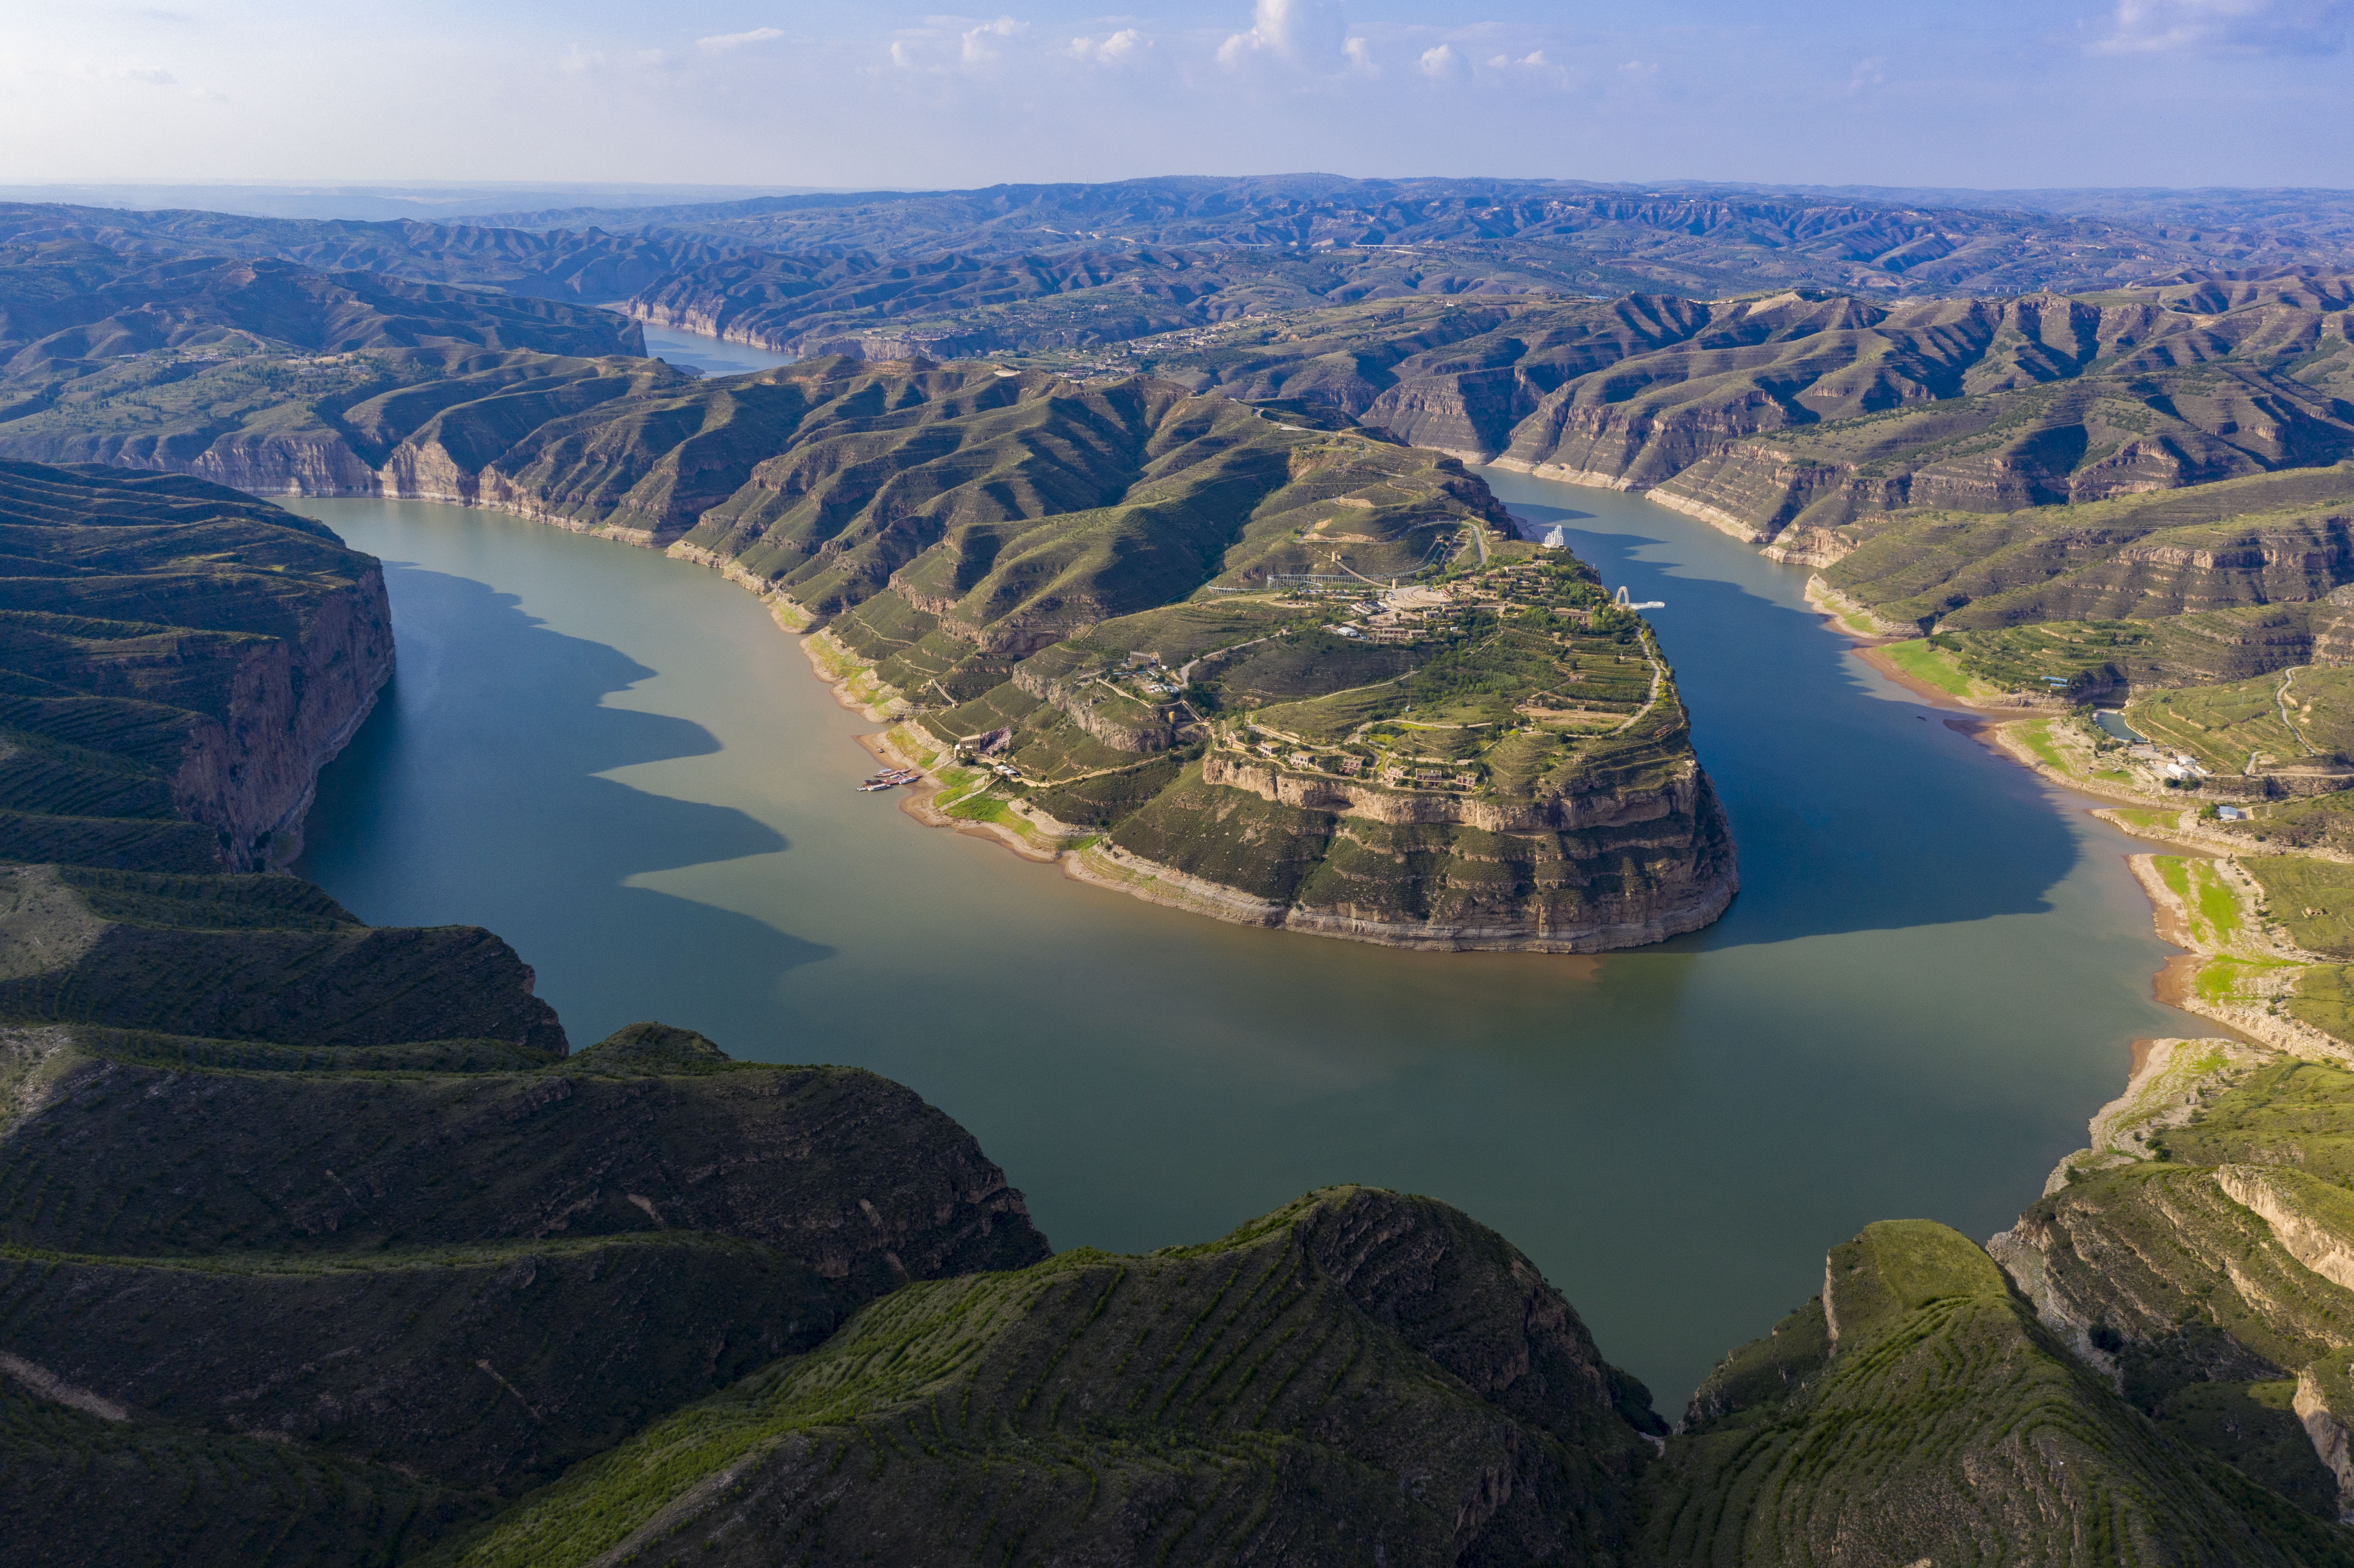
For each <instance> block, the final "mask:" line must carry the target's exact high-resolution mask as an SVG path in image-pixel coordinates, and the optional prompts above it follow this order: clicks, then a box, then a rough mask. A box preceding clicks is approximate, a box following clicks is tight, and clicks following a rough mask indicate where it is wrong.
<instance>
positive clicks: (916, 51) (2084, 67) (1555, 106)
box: [0, 0, 2354, 186]
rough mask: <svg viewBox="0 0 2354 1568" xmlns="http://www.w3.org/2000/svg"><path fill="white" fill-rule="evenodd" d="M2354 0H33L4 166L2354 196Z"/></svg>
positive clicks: (429, 174) (3, 131)
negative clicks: (803, 0) (2243, 188)
mask: <svg viewBox="0 0 2354 1568" xmlns="http://www.w3.org/2000/svg"><path fill="white" fill-rule="evenodd" d="M2350 28H2354V0H2041V3H2038V4H2029V3H2023V0H1981V3H1979V4H1975V5H1955V4H1945V3H1926V4H1924V3H1906V0H1883V3H1878V4H1861V3H1850V0H1820V3H1815V4H1802V5H1761V4H1750V3H1740V0H1650V3H1649V4H1644V5H1623V4H1622V5H1591V4H1575V3H1569V4H1561V3H1557V4H1549V5H1541V4H1532V3H1529V0H1495V3H1492V4H1482V3H1479V0H1469V3H1459V4H1457V3H1447V4H1442V3H1437V0H1425V3H1415V0H1214V3H1212V0H1202V3H1195V4H1186V5H1165V6H1163V7H1161V8H1160V9H1154V10H1139V11H1133V12H1107V11H1104V10H1101V9H1097V8H1095V7H1090V6H1082V5H1065V4H1036V5H1019V4H1013V3H1011V0H1007V8H1004V9H997V8H994V7H991V8H990V9H986V10H976V11H974V12H972V13H970V14H948V13H942V12H934V11H927V10H924V9H920V8H917V7H915V6H902V5H890V4H865V5H848V4H832V3H821V4H802V5H780V4H773V3H769V4H759V3H754V0H724V3H705V4H692V3H688V4H678V3H673V4H669V5H647V4H642V3H641V4H635V5H619V4H612V3H610V0H575V3H571V4H561V5H559V4H555V3H553V0H520V3H502V0H476V3H473V4H456V3H451V0H415V3H402V0H380V3H379V4H376V5H368V6H358V5H333V4H329V5H320V4H318V3H317V0H304V3H302V4H294V3H291V0H239V3H237V4H216V3H213V0H179V3H176V4H175V3H168V0H167V3H165V4H161V5H110V4H106V3H104V0H74V3H71V4H64V3H53V0H0V182H8V183H16V182H27V181H37V180H52V179H53V180H78V181H96V180H124V181H129V180H174V179H183V180H236V179H245V180H272V181H314V180H343V181H385V182H389V181H441V180H516V181H525V180H529V181H597V182H619V181H649V182H654V181H664V182H666V181H682V182H684V181H693V182H707V183H744V184H787V185H848V186H875V185H900V186H908V185H916V186H951V185H985V184H991V183H994V182H997V181H1001V180H1102V179H1117V178H1123V177H1128V176H1133V175H1153V174H1178V173H1205V174H1242V173H1275V172H1286V171H1295V170H1306V169H1316V170H1324V171H1330V172H1333V173H1339V174H1349V175H1472V174H1486V175H1528V176H1559V177H1568V178H1582V179H1598V180H1633V181H1643V180H1654V179H1668V178H1696V179H1723V180H1755V181H1765V182H1779V181H1789V182H1805V183H1816V184H1840V183H1864V184H1878V185H1973V186H2017V185H2338V186H2349V185H2354V134H2349V129H2348V120H2347V117H2346V111H2345V107H2344V106H2345V102H2346V90H2345V85H2344V84H2345V82H2346V79H2347V75H2346V73H2347V68H2348V65H2349V55H2348V51H2347V46H2348V42H2349V29H2350Z"/></svg>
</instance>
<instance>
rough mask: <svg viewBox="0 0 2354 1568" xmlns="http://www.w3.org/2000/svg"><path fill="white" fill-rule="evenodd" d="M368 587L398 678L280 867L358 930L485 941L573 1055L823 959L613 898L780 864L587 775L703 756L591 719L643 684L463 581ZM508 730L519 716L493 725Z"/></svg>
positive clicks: (621, 663) (669, 899)
mask: <svg viewBox="0 0 2354 1568" xmlns="http://www.w3.org/2000/svg"><path fill="white" fill-rule="evenodd" d="M386 578H387V587H388V588H389V590H390V594H391V598H392V602H393V606H394V616H393V621H394V635H395V637H396V639H397V640H398V646H399V650H400V654H399V657H400V666H399V671H398V674H396V675H395V677H394V679H393V681H392V683H391V684H389V685H388V686H387V688H386V689H385V692H384V694H383V695H382V696H381V697H380V698H379V699H378V701H377V705H376V712H375V713H374V714H373V715H370V716H369V718H368V721H367V723H366V724H365V725H364V726H361V728H360V731H359V733H358V734H357V735H356V736H354V737H353V740H352V743H351V745H350V746H349V747H347V748H346V749H345V752H344V753H343V755H342V756H341V757H339V758H336V759H335V760H334V762H333V763H331V764H329V766H328V767H327V768H326V769H325V770H324V771H323V773H322V774H321V775H320V779H319V795H318V800H317V803H316V804H315V805H314V806H313V808H312V811H311V816H310V820H309V822H308V824H307V827H306V830H305V835H304V836H305V840H306V848H305V851H304V853H303V856H302V861H301V863H298V864H297V866H296V867H295V870H296V871H298V872H299V873H300V874H302V875H304V876H307V877H310V878H311V879H312V880H313V881H315V882H318V883H321V884H323V885H327V886H331V887H334V889H335V890H336V894H337V896H339V897H340V898H342V899H343V901H344V902H345V904H346V905H348V906H350V907H351V909H352V911H353V912H354V913H355V914H356V915H358V916H360V917H361V918H362V919H364V920H366V921H369V922H370V923H372V924H376V925H386V926H398V925H434V924H443V923H449V922H453V921H455V922H464V923H468V924H472V925H479V926H486V927H490V928H491V929H492V930H494V931H496V932H498V933H499V934H500V935H501V936H503V937H504V938H506V939H507V940H508V941H509V942H511V943H512V944H513V945H514V948H516V950H518V951H519V952H521V953H523V954H525V958H526V961H528V962H530V963H532V964H533V965H535V967H536V969H537V971H538V974H539V991H540V994H541V995H543V996H545V997H546V998H547V999H548V1000H549V1001H551V1002H553V1003H555V1004H556V1006H557V1008H558V1010H559V1011H560V1012H562V1013H563V1015H564V1017H565V1020H566V1022H567V1024H568V1025H569V1026H570V1027H571V1028H572V1030H573V1031H574V1032H575V1033H577V1034H579V1037H578V1038H576V1040H575V1041H574V1044H576V1045H581V1044H588V1043H589V1042H590V1041H592V1040H594V1039H596V1038H598V1037H599V1034H601V1033H604V1032H605V1030H607V1029H609V1028H610V1027H614V1026H617V1025H618V1024H620V1023H621V1022H628V1021H630V1020H631V1019H635V1018H642V1017H682V1016H690V1015H691V1014H692V1012H693V1010H694V1004H695V999H696V998H697V997H698V996H701V995H705V994H708V993H709V992H710V991H713V990H714V989H726V988H734V987H738V986H741V985H742V984H743V983H744V981H745V979H746V978H747V976H748V974H754V973H758V974H766V975H769V976H779V975H782V974H783V973H785V972H786V971H787V970H789V969H794V968H797V967H799V966H800V965H802V964H806V963H810V962H811V961H813V960H816V959H822V958H825V957H827V956H828V955H829V954H830V953H831V952H832V949H831V948H827V947H824V946H822V945H820V944H818V943H814V942H808V941H803V940H801V939H800V938H795V937H792V936H790V935H787V934H785V933H782V932H779V931H778V930H776V929H775V928H773V927H770V926H769V925H767V924H765V923H763V922H761V921H758V920H755V919H751V918H749V917H748V916H743V915H738V914H733V913H730V912H728V911H726V910H722V909H716V908H713V907H711V906H708V905H705V904H698V903H694V902H692V901H689V900H687V899H684V898H676V897H673V896H671V895H667V894H663V893H658V892H654V891H652V890H651V889H648V888H643V887H631V886H627V885H624V884H625V883H626V882H627V880H628V879H630V878H631V877H634V876H638V875H641V874H646V873H650V872H658V871H665V870H670V869H673V868H675V867H679V866H686V865H699V864H704V863H709V862H714V861H728V860H736V859H739V858H742V857H746V856H751V855H767V854H778V853H784V852H786V851H787V850H788V849H789V848H790V845H789V844H788V843H787V842H786V841H785V838H784V836H783V835H782V834H781V833H779V832H777V831H776V830H775V829H774V828H771V827H769V826H768V825H767V824H766V823H763V822H761V821H758V820H756V819H755V818H752V817H750V816H748V815H746V814H745V813H744V812H742V811H738V810H731V809H729V808H726V807H722V806H713V805H705V804H701V803H698V802H695V801H691V800H671V799H668V798H666V797H663V796H658V795H649V794H647V793H645V792H644V791H642V790H639V789H631V788H630V787H629V786H628V785H626V784H621V783H617V782H615V781H614V780H612V779H604V778H599V777H598V775H599V774H602V773H606V772H610V771H611V770H612V769H615V768H625V767H628V766H631V765H632V764H638V763H646V762H657V761H663V760H666V759H669V758H680V757H701V756H707V755H710V754H711V753H714V752H716V751H718V750H719V749H720V744H719V742H718V740H717V739H716V738H715V737H714V736H712V734H711V732H710V731H708V730H707V729H705V728H704V727H703V726H701V725H698V724H695V723H693V722H691V721H689V720H686V719H682V718H675V717H672V716H669V715H663V714H652V713H641V712H636V711H633V710H631V709H629V708H620V707H611V706H608V705H606V704H605V701H604V699H605V698H606V697H607V696H608V695H609V694H613V693H618V692H623V691H626V690H628V689H629V688H630V687H631V685H632V684H634V683H637V682H639V681H642V680H644V679H645V678H647V677H648V676H650V675H652V674H653V673H654V672H653V671H652V670H649V669H647V668H646V667H645V666H644V665H642V664H640V663H638V662H636V661H634V660H632V659H631V658H630V657H628V656H627V655H626V654H624V653H621V652H619V651H618V650H616V649H613V648H610V647H607V646H605V645H604V644H602V643H599V642H592V641H587V640H585V639H582V638H578V637H567V636H565V635H564V634H562V633H560V632H557V631H554V630H549V629H548V628H547V627H546V625H544V624H543V623H542V622H540V621H539V620H536V619H535V618H534V617H532V616H530V615H528V614H526V613H525V611H524V610H523V609H521V608H520V601H519V600H518V599H517V598H516V597H515V596H514V595H513V594H507V593H500V592H498V591H496V590H494V589H493V588H489V587H486V586H485V585H483V584H482V583H479V582H474V581H472V580H470V579H468V578H465V577H452V576H449V575H446V574H443V573H440V572H433V571H425V570H421V569H419V568H418V567H414V566H408V565H403V564H400V563H395V562H387V564H386ZM516 712H521V713H525V714H528V715H531V717H530V718H529V719H528V720H527V721H518V722H506V721H504V719H503V718H502V717H501V716H500V715H503V714H508V713H516ZM617 953H630V954H631V955H632V959H631V963H630V964H628V965H626V966H623V965H617V964H614V963H613V962H611V961H610V960H611V957H612V955H614V954H617ZM584 1023H586V1024H588V1025H589V1026H590V1027H592V1028H595V1029H596V1030H597V1031H598V1033H580V1031H581V1027H582V1025H583V1024H584Z"/></svg>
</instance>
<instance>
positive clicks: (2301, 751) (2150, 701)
mask: <svg viewBox="0 0 2354 1568" xmlns="http://www.w3.org/2000/svg"><path fill="white" fill-rule="evenodd" d="M2280 686H2281V681H2280V677H2279V676H2277V675H2264V676H2260V677H2258V678H2257V679H2255V680H2253V681H2234V682H2232V683H2229V684H2226V685H2220V686H2194V687H2188V688H2184V689H2181V690H2177V691H2160V692H2152V693H2150V694H2147V696H2142V697H2137V698H2136V699H2135V700H2134V701H2133V702H2131V703H2129V704H2128V705H2126V725H2127V726H2129V727H2130V728H2131V729H2132V730H2133V732H2134V733H2135V734H2137V735H2141V736H2147V737H2148V738H2149V739H2150V740H2152V741H2154V742H2156V743H2157V744H2158V745H2159V746H2161V747H2166V748H2167V749H2168V750H2170V751H2182V752H2188V753H2190V755H2191V756H2192V757H2195V758H2198V759H2199V761H2200V765H2201V766H2203V767H2205V768H2207V769H2208V770H2209V771H2211V772H2214V773H2245V772H2249V771H2251V769H2250V768H2249V762H2250V760H2251V758H2252V757H2253V758H2254V759H2255V760H2257V761H2258V762H2259V763H2260V764H2261V763H2262V762H2264V761H2267V760H2270V761H2280V762H2285V761H2291V760H2301V759H2302V758H2304V756H2305V754H2306V752H2305V747H2304V744H2303V743H2302V742H2301V741H2300V740H2299V739H2298V737H2297V736H2296V733H2295V732H2294V731H2293V730H2291V729H2290V728H2289V727H2288V726H2287V725H2286V724H2285V723H2284V722H2282V719H2281V708H2280Z"/></svg>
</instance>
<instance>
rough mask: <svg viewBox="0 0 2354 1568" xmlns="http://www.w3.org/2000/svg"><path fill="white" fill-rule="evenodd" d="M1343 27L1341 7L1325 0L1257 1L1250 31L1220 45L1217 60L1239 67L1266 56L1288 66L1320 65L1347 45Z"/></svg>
mask: <svg viewBox="0 0 2354 1568" xmlns="http://www.w3.org/2000/svg"><path fill="white" fill-rule="evenodd" d="M1345 48H1347V46H1346V45H1345V44H1344V43H1343V42H1342V41H1341V14H1340V9H1339V7H1338V6H1337V5H1329V4H1325V3H1323V0H1255V4H1254V5H1252V6H1251V25H1250V30H1249V31H1248V32H1244V33H1235V34H1234V35H1233V36H1231V37H1228V38H1227V39H1226V41H1225V43H1223V44H1220V45H1219V46H1218V63H1219V64H1220V65H1223V66H1230V67H1231V66H1238V65H1241V64H1243V63H1244V62H1245V61H1246V60H1249V59H1251V58H1255V57H1257V56H1261V55H1266V56H1271V57H1273V58H1276V59H1279V60H1281V61H1283V62H1284V63H1285V64H1286V65H1317V64H1321V63H1324V62H1325V61H1327V60H1329V59H1330V58H1331V56H1332V55H1333V54H1334V53H1336V52H1340V51H1341V50H1344V49H1345ZM1349 58H1352V59H1354V58H1356V57H1355V55H1354V54H1353V53H1352V54H1350V56H1349Z"/></svg>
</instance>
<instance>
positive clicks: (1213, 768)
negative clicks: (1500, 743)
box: [1202, 752, 1707, 833]
mask: <svg viewBox="0 0 2354 1568" xmlns="http://www.w3.org/2000/svg"><path fill="white" fill-rule="evenodd" d="M1202 779H1203V782H1204V783H1208V784H1221V785H1225V787H1227V788H1228V789H1247V790H1249V791H1250V792H1251V793H1252V794H1254V795H1257V797H1259V798H1260V799H1261V800H1274V801H1278V802H1279V803H1281V804H1283V805H1287V806H1299V807H1301V808H1303V809H1305V810H1311V811H1328V812H1331V813H1332V814H1333V815H1335V816H1342V817H1363V818H1365V819H1367V820H1368V821H1376V822H1390V823H1406V822H1416V823H1437V824H1445V825H1448V826H1455V827H1468V828H1480V829H1484V830H1485V831H1487V832H1491V833H1538V832H1553V833H1557V832H1580V831H1582V830H1585V829H1587V828H1606V827H1609V828H1615V827H1626V826H1628V825H1630V824H1632V823H1636V822H1653V821H1660V820H1661V819H1663V818H1668V817H1675V816H1681V817H1690V816H1691V815H1692V814H1693V812H1694V811H1695V810H1697V809H1698V806H1699V803H1700V800H1701V798H1702V795H1703V794H1704V793H1705V792H1706V791H1707V786H1706V785H1705V784H1704V783H1703V782H1702V778H1701V771H1700V764H1699V763H1698V762H1695V761H1689V760H1688V761H1687V762H1686V763H1685V764H1684V766H1683V767H1682V768H1681V769H1680V770H1679V771H1678V772H1677V773H1676V774H1675V775H1674V776H1673V777H1671V778H1670V779H1665V780H1663V781H1662V782H1660V783H1659V784H1658V785H1656V786H1654V787H1649V788H1643V789H1631V790H1626V791H1617V790H1597V791H1596V792H1594V793H1591V794H1579V795H1547V796H1545V797H1543V798H1542V799H1538V800H1517V799H1512V798H1510V797H1500V796H1494V795H1485V794H1477V795H1475V794H1464V795H1441V794H1432V793H1428V792H1409V791H1406V790H1401V789H1383V788H1382V787H1381V786H1379V785H1377V784H1360V783H1356V782H1354V781H1352V780H1349V779H1331V778H1326V777H1323V776H1320V775H1316V774H1301V773H1291V772H1286V771H1284V770H1283V769H1280V768H1274V767H1269V766H1261V765H1259V764H1257V763H1251V762H1245V761H1240V760H1237V759H1235V758H1233V757H1231V756H1229V755H1227V754H1225V753H1220V752H1212V753H1211V754H1210V755H1209V756H1207V757H1205V758H1203V759H1202Z"/></svg>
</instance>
